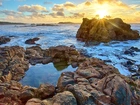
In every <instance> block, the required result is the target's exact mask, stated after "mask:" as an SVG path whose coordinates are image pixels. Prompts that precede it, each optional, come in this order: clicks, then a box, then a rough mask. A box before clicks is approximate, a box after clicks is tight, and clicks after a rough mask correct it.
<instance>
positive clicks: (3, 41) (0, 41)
mask: <svg viewBox="0 0 140 105" xmlns="http://www.w3.org/2000/svg"><path fill="white" fill-rule="evenodd" d="M10 40H11V39H10V38H7V37H5V36H0V45H2V44H6V43H7V42H10Z"/></svg>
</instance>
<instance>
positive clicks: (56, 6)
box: [52, 5, 64, 12]
mask: <svg viewBox="0 0 140 105" xmlns="http://www.w3.org/2000/svg"><path fill="white" fill-rule="evenodd" d="M52 10H53V11H59V12H63V11H64V9H63V6H61V5H54V7H53V8H52Z"/></svg>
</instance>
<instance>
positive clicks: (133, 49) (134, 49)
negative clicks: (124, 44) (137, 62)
mask: <svg viewBox="0 0 140 105" xmlns="http://www.w3.org/2000/svg"><path fill="white" fill-rule="evenodd" d="M130 50H132V51H136V52H140V49H138V48H137V47H131V48H130Z"/></svg>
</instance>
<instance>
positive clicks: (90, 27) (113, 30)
mask: <svg viewBox="0 0 140 105" xmlns="http://www.w3.org/2000/svg"><path fill="white" fill-rule="evenodd" d="M76 38H77V39H78V40H81V41H85V42H87V43H88V42H93V41H95V42H96V41H97V42H109V41H112V40H120V41H122V40H123V41H124V40H135V39H138V38H139V33H138V32H137V31H133V30H132V29H131V26H130V25H129V24H126V23H124V22H123V21H122V19H120V18H115V19H109V20H107V19H100V20H98V19H95V18H93V19H91V20H89V19H87V18H84V19H83V23H82V24H81V26H80V28H79V30H78V32H77V35H76Z"/></svg>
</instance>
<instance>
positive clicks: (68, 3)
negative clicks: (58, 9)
mask: <svg viewBox="0 0 140 105" xmlns="http://www.w3.org/2000/svg"><path fill="white" fill-rule="evenodd" d="M63 7H64V8H75V7H76V6H75V4H73V3H71V2H66V3H65V4H63Z"/></svg>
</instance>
